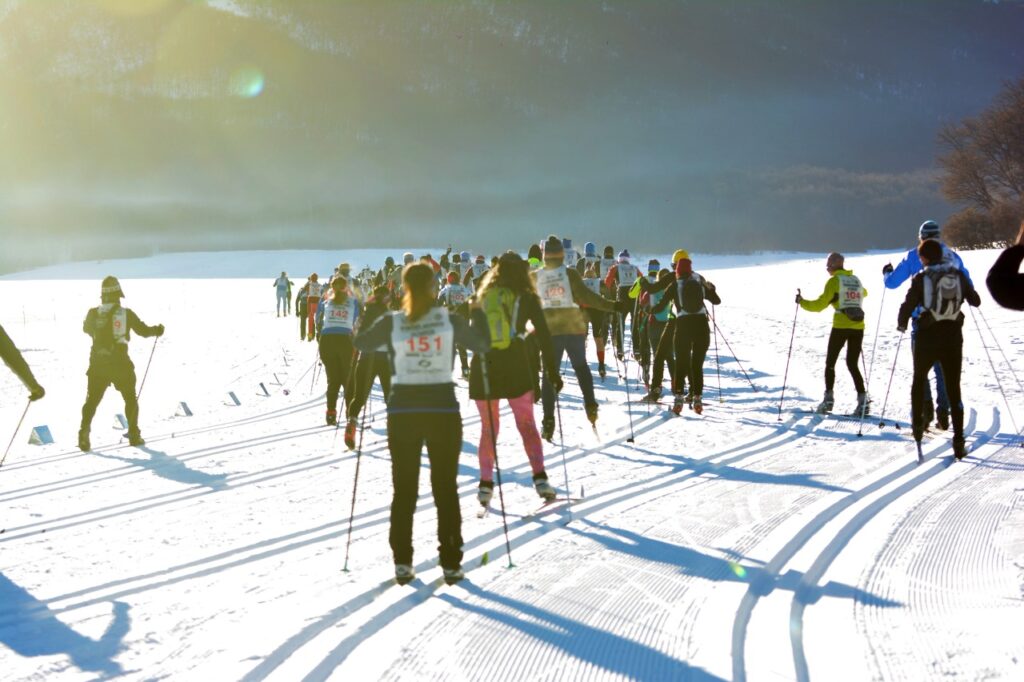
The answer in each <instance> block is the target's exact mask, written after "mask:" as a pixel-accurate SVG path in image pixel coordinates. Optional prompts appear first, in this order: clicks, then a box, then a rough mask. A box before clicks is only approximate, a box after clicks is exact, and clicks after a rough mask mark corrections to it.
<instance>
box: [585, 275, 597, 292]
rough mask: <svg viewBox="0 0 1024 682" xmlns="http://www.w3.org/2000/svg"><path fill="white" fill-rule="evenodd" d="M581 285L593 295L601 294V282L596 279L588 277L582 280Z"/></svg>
mask: <svg viewBox="0 0 1024 682" xmlns="http://www.w3.org/2000/svg"><path fill="white" fill-rule="evenodd" d="M583 283H584V284H585V285H586V286H587V288H588V289H590V290H591V291H593V292H594V293H595V294H600V293H601V280H600V279H599V278H597V277H588V278H585V279H584V280H583Z"/></svg>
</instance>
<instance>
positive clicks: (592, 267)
mask: <svg viewBox="0 0 1024 682" xmlns="http://www.w3.org/2000/svg"><path fill="white" fill-rule="evenodd" d="M580 262H584V261H582V260H581V261H580ZM598 267H599V265H598V263H597V260H596V259H595V260H594V261H592V262H591V263H589V264H588V265H587V269H586V270H585V271H584V276H583V284H584V285H585V286H586V287H587V288H588V289H590V290H591V291H592V292H594V293H595V294H598V295H599V296H603V297H605V298H609V299H610V298H611V295H610V294H609V293H608V290H607V289H606V288H605V286H604V282H602V281H601V278H600V277H598V274H597V269H598ZM580 307H581V308H583V309H584V310H585V311H586V313H587V318H588V319H589V320H590V328H591V330H592V331H593V334H594V345H595V346H596V347H597V374H598V376H600V377H601V380H602V381H604V378H605V375H606V374H607V373H608V369H607V368H606V367H605V364H604V354H605V348H606V347H607V346H608V318H609V317H610V315H609V314H608V313H606V312H605V311H603V310H598V309H596V308H591V307H590V306H588V305H585V304H584V305H581V306H580Z"/></svg>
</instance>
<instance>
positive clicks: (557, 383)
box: [551, 374, 564, 393]
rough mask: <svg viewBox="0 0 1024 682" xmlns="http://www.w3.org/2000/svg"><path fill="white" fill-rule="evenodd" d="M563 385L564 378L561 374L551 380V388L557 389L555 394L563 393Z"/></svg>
mask: <svg viewBox="0 0 1024 682" xmlns="http://www.w3.org/2000/svg"><path fill="white" fill-rule="evenodd" d="M563 385H564V384H563V383H562V376H561V375H560V374H556V375H555V376H553V377H552V378H551V388H553V389H555V393H561V392H562V386H563Z"/></svg>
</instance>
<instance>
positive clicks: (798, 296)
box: [796, 292, 804, 305]
mask: <svg viewBox="0 0 1024 682" xmlns="http://www.w3.org/2000/svg"><path fill="white" fill-rule="evenodd" d="M802 300H804V297H803V296H801V295H800V292H797V294H796V304H797V305H800V301H802Z"/></svg>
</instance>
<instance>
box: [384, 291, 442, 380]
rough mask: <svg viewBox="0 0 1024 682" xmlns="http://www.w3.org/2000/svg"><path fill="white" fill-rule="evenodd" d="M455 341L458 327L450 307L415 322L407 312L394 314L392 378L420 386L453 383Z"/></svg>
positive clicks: (437, 309)
mask: <svg viewBox="0 0 1024 682" xmlns="http://www.w3.org/2000/svg"><path fill="white" fill-rule="evenodd" d="M454 344H455V330H454V329H453V327H452V323H451V320H450V319H449V318H448V311H447V310H444V309H441V308H434V309H433V310H431V311H430V312H428V313H427V314H426V315H424V316H423V317H421V318H420V319H418V320H416V321H415V322H410V321H409V319H408V318H407V317H406V316H405V314H404V313H401V312H397V313H392V330H391V348H392V349H393V350H394V353H395V376H394V377H393V379H392V381H393V382H394V383H395V384H407V385H418V386H423V385H427V384H450V383H452V357H453V356H452V349H453V348H454Z"/></svg>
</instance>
